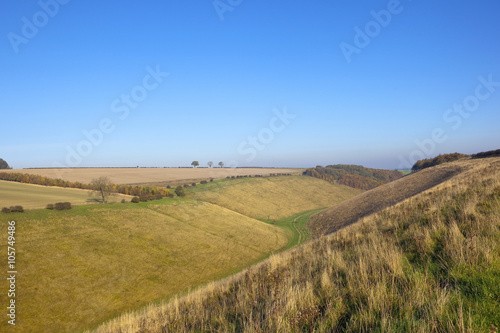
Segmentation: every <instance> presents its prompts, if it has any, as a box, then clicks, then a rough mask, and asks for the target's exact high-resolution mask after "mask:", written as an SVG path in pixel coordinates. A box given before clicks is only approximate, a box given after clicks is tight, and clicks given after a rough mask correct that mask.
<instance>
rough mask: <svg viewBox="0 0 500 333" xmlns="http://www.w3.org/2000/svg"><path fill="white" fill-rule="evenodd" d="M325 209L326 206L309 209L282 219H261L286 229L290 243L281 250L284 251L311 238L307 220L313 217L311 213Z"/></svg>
mask: <svg viewBox="0 0 500 333" xmlns="http://www.w3.org/2000/svg"><path fill="white" fill-rule="evenodd" d="M324 209H325V208H318V209H313V210H308V211H305V212H301V213H298V214H295V215H292V216H290V217H286V218H284V219H280V220H261V221H263V222H266V223H269V224H274V225H276V226H278V227H280V228H282V229H284V230H285V232H286V233H287V237H288V244H287V245H286V246H285V247H284V248H283V249H282V250H281V251H279V252H282V251H286V250H288V249H291V248H292V247H295V246H297V245H300V244H303V243H304V242H306V241H308V240H309V239H311V235H310V234H309V231H308V229H307V227H306V225H307V221H308V220H309V217H311V215H313V214H316V213H318V212H320V211H322V210H324Z"/></svg>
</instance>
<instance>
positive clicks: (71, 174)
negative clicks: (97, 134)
mask: <svg viewBox="0 0 500 333" xmlns="http://www.w3.org/2000/svg"><path fill="white" fill-rule="evenodd" d="M2 172H15V173H29V174H34V175H40V176H44V177H49V178H61V179H63V180H67V181H71V182H80V183H86V184H89V183H90V182H91V181H92V179H94V178H99V177H101V176H107V177H109V178H110V179H111V181H112V182H113V183H114V184H155V183H159V182H169V181H179V180H188V179H189V180H190V179H201V180H203V179H209V178H226V177H227V176H242V175H269V174H270V173H301V172H302V169H278V168H276V169H274V168H81V169H80V168H77V169H12V170H2Z"/></svg>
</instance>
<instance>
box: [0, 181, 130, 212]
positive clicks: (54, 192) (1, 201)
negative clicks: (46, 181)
mask: <svg viewBox="0 0 500 333" xmlns="http://www.w3.org/2000/svg"><path fill="white" fill-rule="evenodd" d="M130 198H132V197H131V196H128V195H123V194H118V195H116V196H110V197H109V199H108V200H109V202H118V201H121V200H122V199H126V200H127V201H130ZM66 201H69V202H71V204H72V205H86V204H89V203H95V200H94V198H93V197H91V196H89V191H87V190H80V189H72V188H61V187H53V186H39V185H32V184H22V183H16V182H7V181H2V180H0V208H2V207H10V206H16V205H20V206H23V208H24V209H37V208H45V207H46V206H47V204H49V203H52V204H53V203H56V202H66Z"/></svg>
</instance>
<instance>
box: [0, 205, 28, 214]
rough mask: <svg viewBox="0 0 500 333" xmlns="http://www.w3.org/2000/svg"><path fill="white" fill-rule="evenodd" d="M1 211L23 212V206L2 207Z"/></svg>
mask: <svg viewBox="0 0 500 333" xmlns="http://www.w3.org/2000/svg"><path fill="white" fill-rule="evenodd" d="M2 213H24V208H23V206H10V207H4V208H2Z"/></svg>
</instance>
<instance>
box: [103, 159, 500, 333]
mask: <svg viewBox="0 0 500 333" xmlns="http://www.w3.org/2000/svg"><path fill="white" fill-rule="evenodd" d="M499 241H500V161H499V160H498V159H495V160H489V161H488V162H487V163H482V164H480V165H479V164H478V165H477V167H471V168H469V170H468V171H465V172H463V173H461V174H460V175H458V176H455V177H454V178H452V179H451V180H448V181H446V182H445V183H443V184H441V185H439V186H437V187H434V188H432V189H431V190H429V191H426V192H424V193H421V194H420V195H418V196H416V197H413V198H411V199H409V200H406V201H404V202H402V203H400V204H398V205H396V206H393V207H390V208H387V209H385V210H383V211H381V212H379V213H376V214H374V215H371V216H369V217H366V218H364V219H363V220H362V221H360V222H358V223H355V224H353V225H350V226H348V227H346V228H344V229H341V230H339V231H338V232H336V233H333V234H331V235H329V236H325V237H322V238H320V239H318V240H315V241H313V242H310V243H308V244H306V245H304V246H302V247H300V248H297V249H295V250H293V251H290V252H286V253H282V254H279V255H276V256H273V257H271V258H270V259H268V260H266V261H265V262H263V263H261V264H259V265H257V266H254V267H252V268H250V269H248V270H247V271H244V272H242V273H240V274H238V275H236V276H234V277H232V278H229V279H226V280H224V281H221V282H217V283H212V284H211V285H209V286H208V287H206V288H202V289H200V290H198V291H196V292H194V293H191V294H188V295H187V296H184V297H181V298H179V299H175V300H173V301H171V302H169V303H166V304H163V305H161V306H150V307H148V308H146V309H144V310H143V311H142V312H137V313H129V314H126V315H124V316H122V317H120V318H117V319H115V320H113V321H111V322H108V323H106V324H104V325H102V326H101V327H99V328H98V329H97V330H96V332H340V331H342V332H360V331H361V332H371V331H378V332H381V331H382V332H478V331H482V332H488V331H490V330H495V328H496V327H498V326H499V324H500V302H499V300H500V287H499V286H500V248H499V243H500V242H499Z"/></svg>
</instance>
